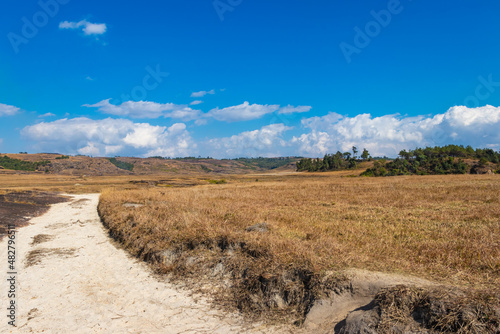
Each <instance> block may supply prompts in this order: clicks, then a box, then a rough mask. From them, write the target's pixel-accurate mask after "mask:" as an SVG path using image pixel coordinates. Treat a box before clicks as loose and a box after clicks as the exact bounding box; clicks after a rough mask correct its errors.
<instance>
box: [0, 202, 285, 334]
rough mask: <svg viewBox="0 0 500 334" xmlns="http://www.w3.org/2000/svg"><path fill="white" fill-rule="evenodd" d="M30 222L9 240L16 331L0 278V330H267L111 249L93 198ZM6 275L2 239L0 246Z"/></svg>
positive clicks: (61, 205) (55, 207)
mask: <svg viewBox="0 0 500 334" xmlns="http://www.w3.org/2000/svg"><path fill="white" fill-rule="evenodd" d="M72 198H73V200H72V201H70V202H67V203H59V204H54V205H53V206H52V208H51V209H50V210H49V212H47V213H46V214H45V215H43V216H41V217H37V218H33V219H32V220H31V223H32V224H31V225H29V226H27V227H23V228H21V229H20V230H19V231H18V233H17V238H16V256H17V264H16V265H17V271H18V275H17V279H18V281H17V287H16V289H17V296H18V297H17V305H18V309H17V319H16V324H17V328H13V327H12V326H10V325H8V323H7V322H8V320H9V319H8V318H7V317H6V315H7V310H6V308H7V302H8V301H7V300H6V298H5V297H6V295H7V291H8V286H7V282H6V280H5V279H3V280H2V285H1V288H2V291H0V293H1V295H2V305H1V309H2V312H1V313H2V314H1V317H0V319H2V320H1V323H0V332H1V333H41V332H45V333H270V332H288V330H284V329H283V328H281V329H277V328H271V327H267V326H264V325H262V324H258V323H248V322H245V321H244V320H243V319H242V318H241V317H240V316H239V315H238V314H232V313H225V312H222V311H219V310H216V309H214V308H213V307H212V306H210V304H209V303H208V302H207V301H206V300H205V299H204V298H202V297H199V296H198V297H197V296H192V295H191V294H189V293H188V292H187V291H185V290H182V289H180V288H178V287H176V286H175V285H173V284H170V283H168V282H163V281H159V280H158V279H157V278H155V277H154V276H152V275H151V271H150V269H149V268H148V267H147V266H146V265H145V264H144V263H142V262H139V261H136V260H135V259H132V258H131V257H130V256H128V255H127V254H126V252H125V251H123V250H121V249H118V248H117V247H115V246H114V245H113V244H112V242H111V241H110V239H109V237H108V236H107V232H106V230H105V229H104V227H103V226H102V224H101V222H100V220H99V217H98V215H97V210H96V207H97V202H98V198H99V195H98V194H87V195H74V196H72ZM0 259H1V261H2V263H3V264H4V265H2V266H1V268H2V270H3V271H4V275H6V273H7V271H8V269H7V239H4V240H3V241H2V242H1V243H0Z"/></svg>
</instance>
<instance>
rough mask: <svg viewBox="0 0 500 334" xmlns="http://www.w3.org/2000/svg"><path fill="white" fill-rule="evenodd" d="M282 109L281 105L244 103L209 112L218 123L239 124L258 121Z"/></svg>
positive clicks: (209, 115)
mask: <svg viewBox="0 0 500 334" xmlns="http://www.w3.org/2000/svg"><path fill="white" fill-rule="evenodd" d="M279 108H280V106H279V105H277V104H273V105H268V104H266V105H262V104H249V103H248V102H244V103H243V104H240V105H237V106H232V107H227V108H223V109H219V108H215V109H212V110H210V111H209V112H208V114H207V116H208V117H213V118H215V119H216V120H218V121H224V122H239V121H249V120H252V119H257V118H260V117H262V116H264V115H265V114H270V113H273V112H275V111H277V110H278V109H279Z"/></svg>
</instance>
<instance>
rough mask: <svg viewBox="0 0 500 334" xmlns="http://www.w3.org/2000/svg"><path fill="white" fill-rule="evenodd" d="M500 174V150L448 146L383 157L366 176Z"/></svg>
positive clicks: (363, 174)
mask: <svg viewBox="0 0 500 334" xmlns="http://www.w3.org/2000/svg"><path fill="white" fill-rule="evenodd" d="M493 173H497V174H500V152H495V151H494V150H492V149H489V148H486V149H479V148H478V149H475V150H474V149H473V148H472V147H470V146H467V147H463V146H457V145H448V146H443V147H439V146H436V147H426V148H417V149H415V150H410V151H406V150H403V151H401V152H399V157H398V158H397V159H395V160H393V161H389V162H386V161H384V160H379V161H376V162H375V163H374V166H373V168H369V169H367V170H366V171H365V172H364V173H362V174H361V175H362V176H396V175H413V174H416V175H440V174H493Z"/></svg>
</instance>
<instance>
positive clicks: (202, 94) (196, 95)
mask: <svg viewBox="0 0 500 334" xmlns="http://www.w3.org/2000/svg"><path fill="white" fill-rule="evenodd" d="M207 94H210V95H214V94H215V90H213V89H212V90H209V91H205V90H202V91H200V92H193V93H191V97H203V96H205V95H207Z"/></svg>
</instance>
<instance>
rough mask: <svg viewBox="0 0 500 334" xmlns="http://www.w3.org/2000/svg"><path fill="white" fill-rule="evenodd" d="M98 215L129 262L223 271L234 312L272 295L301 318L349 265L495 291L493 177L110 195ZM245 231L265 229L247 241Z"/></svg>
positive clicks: (497, 255) (250, 183)
mask: <svg viewBox="0 0 500 334" xmlns="http://www.w3.org/2000/svg"><path fill="white" fill-rule="evenodd" d="M125 203H136V204H142V205H143V206H142V207H135V208H134V207H128V208H124V207H123V204H125ZM99 212H100V214H101V217H102V218H103V221H104V223H105V224H106V226H107V227H108V228H109V229H110V231H111V233H112V235H114V236H115V238H117V239H118V240H120V241H121V242H122V243H123V244H124V246H125V247H126V248H127V249H128V250H129V251H130V252H131V253H132V254H134V255H136V256H138V257H140V258H143V259H145V260H151V261H153V262H156V263H157V266H159V268H160V270H162V271H163V272H170V273H174V274H177V275H181V276H182V277H186V276H188V277H189V276H191V277H196V278H198V279H199V278H201V277H202V276H203V275H205V274H207V273H208V274H209V273H210V271H212V272H213V270H214V269H215V268H219V269H220V268H223V271H225V272H226V273H228V276H227V277H229V278H230V279H232V280H233V282H234V284H233V285H232V287H233V289H234V291H233V296H232V298H234V300H237V307H238V308H240V309H242V310H247V311H251V312H258V311H259V310H261V311H262V310H266V309H273V308H274V309H279V308H280V306H279V304H280V302H283V301H276V295H279V296H282V297H283V299H284V301H285V304H286V306H287V307H288V308H287V307H284V308H283V307H281V308H282V309H284V310H286V312H287V314H295V315H296V316H297V317H299V316H300V314H302V312H307V307H308V306H307V304H308V303H310V302H311V300H312V299H314V298H316V294H317V293H321V291H325V289H328V288H330V289H337V290H338V289H343V282H342V275H341V273H342V272H343V270H345V269H348V268H360V269H368V270H373V271H382V272H388V273H398V274H405V275H415V276H418V277H421V278H425V279H429V280H432V281H435V282H438V283H441V284H446V285H448V286H457V287H460V288H464V289H471V291H472V290H474V291H488V293H490V294H493V295H495V294H497V293H498V292H499V286H500V241H499V240H500V178H499V177H498V176H494V175H493V176H471V175H466V176H463V175H461V176H457V175H455V176H451V175H450V176H420V177H408V176H407V177H393V178H383V179H379V178H352V177H340V176H339V174H338V173H323V174H308V175H304V174H294V175H288V176H281V177H280V176H267V177H264V178H260V179H259V180H258V182H256V180H254V179H250V178H248V177H247V178H236V179H233V180H230V181H229V182H228V183H227V184H210V185H203V186H196V187H191V188H179V189H168V190H166V189H158V188H149V189H136V190H127V191H123V190H112V189H108V190H105V191H104V192H103V194H102V197H101V203H100V205H99ZM264 223H265V225H264ZM259 224H261V225H259ZM252 226H253V227H255V226H257V230H258V231H259V228H260V227H263V229H262V230H261V231H260V232H249V231H250V230H252V229H249V227H252ZM235 254H236V255H235ZM220 264H221V265H220ZM217 270H218V269H217ZM287 277H288V278H287ZM287 296H288V297H287ZM488 296H489V297H487V298H490V297H491V295H488ZM497 296H498V295H497ZM304 305H305V306H304ZM301 307H302V308H301ZM294 312H295V313H294Z"/></svg>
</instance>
